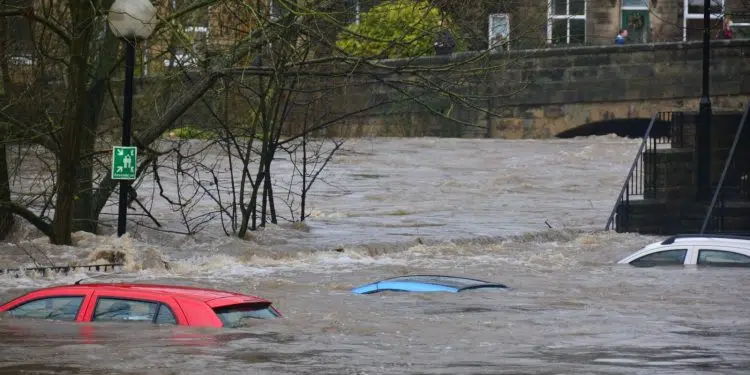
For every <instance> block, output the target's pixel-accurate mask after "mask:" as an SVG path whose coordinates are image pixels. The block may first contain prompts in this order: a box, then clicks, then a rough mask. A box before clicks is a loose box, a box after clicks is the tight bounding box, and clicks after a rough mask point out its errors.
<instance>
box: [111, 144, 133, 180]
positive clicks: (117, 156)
mask: <svg viewBox="0 0 750 375" xmlns="http://www.w3.org/2000/svg"><path fill="white" fill-rule="evenodd" d="M137 156H138V148H137V147H128V146H114V147H113V148H112V175H111V177H112V179H113V180H131V181H132V180H135V169H136V168H135V167H136V165H138V164H137V163H136V157H137Z"/></svg>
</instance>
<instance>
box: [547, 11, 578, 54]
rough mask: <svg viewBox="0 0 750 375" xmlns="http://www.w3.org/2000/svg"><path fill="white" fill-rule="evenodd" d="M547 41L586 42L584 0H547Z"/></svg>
mask: <svg viewBox="0 0 750 375" xmlns="http://www.w3.org/2000/svg"><path fill="white" fill-rule="evenodd" d="M547 12H548V15H549V17H548V21H547V43H549V44H553V45H554V44H584V43H586V0H549V3H548V4H547Z"/></svg>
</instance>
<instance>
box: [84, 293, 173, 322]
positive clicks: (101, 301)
mask: <svg viewBox="0 0 750 375" xmlns="http://www.w3.org/2000/svg"><path fill="white" fill-rule="evenodd" d="M91 321H94V322H136V323H157V324H177V319H176V318H175V316H174V313H173V312H172V310H171V309H170V308H169V306H167V305H165V304H163V303H160V302H155V301H146V300H138V299H130V298H113V297H99V298H97V301H96V306H95V308H94V314H93V315H92V317H91Z"/></svg>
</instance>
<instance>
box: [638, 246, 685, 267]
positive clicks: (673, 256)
mask: <svg viewBox="0 0 750 375" xmlns="http://www.w3.org/2000/svg"><path fill="white" fill-rule="evenodd" d="M686 255H687V249H670V250H662V251H657V252H655V253H651V254H648V255H644V256H642V257H640V258H638V259H635V260H633V261H631V262H630V264H632V265H634V266H644V267H648V266H674V265H682V264H684V263H685V256H686Z"/></svg>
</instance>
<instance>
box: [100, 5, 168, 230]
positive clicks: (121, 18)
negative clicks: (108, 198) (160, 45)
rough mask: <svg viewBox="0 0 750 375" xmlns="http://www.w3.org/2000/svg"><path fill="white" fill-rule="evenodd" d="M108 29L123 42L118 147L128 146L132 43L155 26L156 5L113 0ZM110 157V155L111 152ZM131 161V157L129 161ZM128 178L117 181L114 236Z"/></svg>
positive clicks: (122, 217)
mask: <svg viewBox="0 0 750 375" xmlns="http://www.w3.org/2000/svg"><path fill="white" fill-rule="evenodd" d="M107 20H108V21H109V28H110V30H112V33H113V34H115V36H116V37H118V38H120V39H122V40H123V41H124V42H125V89H124V92H123V97H124V98H123V101H124V103H123V114H122V146H130V136H131V132H132V128H131V121H132V118H133V76H134V73H135V45H136V43H137V42H138V41H139V40H144V39H146V38H148V37H149V36H151V33H153V32H154V27H155V26H156V8H154V6H153V5H152V4H151V1H149V0H115V2H114V3H113V4H112V7H110V8H109V14H108V16H107ZM113 158H114V155H113ZM132 162H133V164H135V160H133V161H132ZM130 184H131V180H128V179H122V180H120V202H119V203H120V204H119V209H118V213H117V236H118V237H119V236H122V235H123V234H125V230H126V229H125V228H126V224H127V214H128V212H127V210H128V191H129V190H130Z"/></svg>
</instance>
